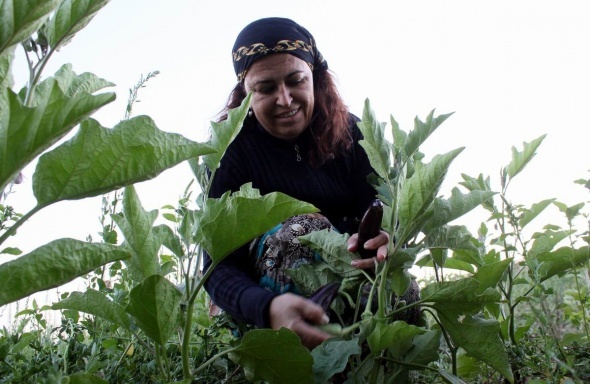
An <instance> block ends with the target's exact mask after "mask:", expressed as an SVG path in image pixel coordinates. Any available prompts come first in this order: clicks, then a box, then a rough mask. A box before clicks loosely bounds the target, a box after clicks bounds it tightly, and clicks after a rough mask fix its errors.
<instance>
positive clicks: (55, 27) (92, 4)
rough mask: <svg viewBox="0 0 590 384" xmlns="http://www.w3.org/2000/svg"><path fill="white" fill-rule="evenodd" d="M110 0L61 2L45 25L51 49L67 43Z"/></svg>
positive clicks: (70, 0)
mask: <svg viewBox="0 0 590 384" xmlns="http://www.w3.org/2000/svg"><path fill="white" fill-rule="evenodd" d="M109 1H110V0H63V1H62V2H61V4H60V5H59V7H58V8H57V10H56V11H55V14H53V16H52V17H51V19H49V20H48V21H47V23H46V24H45V34H46V36H47V42H48V43H49V46H50V47H51V48H52V49H58V48H60V47H63V46H64V45H66V44H67V43H69V42H70V41H71V40H72V38H73V37H74V35H75V34H76V33H78V32H79V31H80V30H81V29H82V28H84V27H85V26H86V25H88V23H90V21H91V20H92V18H93V17H94V15H95V14H96V13H97V12H98V11H99V10H100V9H101V8H102V7H104V6H105V5H106V4H107V3H108V2H109Z"/></svg>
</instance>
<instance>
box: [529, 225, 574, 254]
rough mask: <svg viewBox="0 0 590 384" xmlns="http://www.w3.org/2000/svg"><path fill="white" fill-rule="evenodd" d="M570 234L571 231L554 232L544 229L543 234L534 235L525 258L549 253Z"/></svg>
mask: <svg viewBox="0 0 590 384" xmlns="http://www.w3.org/2000/svg"><path fill="white" fill-rule="evenodd" d="M572 234H573V233H572V230H565V231H554V230H552V229H546V230H545V231H544V232H541V233H535V236H534V241H533V245H532V246H531V249H530V250H529V252H528V253H527V258H528V257H535V256H537V255H539V254H542V253H546V252H551V251H552V250H553V249H554V248H555V247H556V246H557V244H559V243H560V242H561V241H563V240H564V239H566V238H567V237H569V236H571V235H572Z"/></svg>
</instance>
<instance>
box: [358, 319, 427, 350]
mask: <svg viewBox="0 0 590 384" xmlns="http://www.w3.org/2000/svg"><path fill="white" fill-rule="evenodd" d="M423 333H426V330H425V329H423V328H419V327H416V326H415V325H410V324H408V323H406V322H404V321H395V322H393V323H391V324H384V323H377V324H376V325H375V328H374V329H373V331H372V332H371V334H369V337H368V338H367V342H368V344H369V348H371V353H372V354H374V355H377V354H379V353H380V352H381V351H382V350H384V349H386V348H389V349H390V352H391V353H392V354H393V356H394V358H395V359H401V358H402V357H403V356H404V355H405V354H406V352H408V351H409V350H410V348H412V339H413V338H414V336H417V335H421V334H423Z"/></svg>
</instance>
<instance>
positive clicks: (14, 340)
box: [0, 0, 590, 383]
mask: <svg viewBox="0 0 590 384" xmlns="http://www.w3.org/2000/svg"><path fill="white" fill-rule="evenodd" d="M106 3H108V0H95V1H89V0H86V1H83V0H27V1H21V0H1V1H0V4H1V6H0V12H1V14H0V19H1V20H0V86H1V93H0V159H1V163H0V191H3V192H2V195H1V196H0V252H3V253H8V254H12V255H18V257H17V258H15V259H14V260H13V261H9V262H5V263H3V264H1V265H0V281H1V282H2V290H1V291H0V306H4V305H9V304H10V303H13V302H15V301H17V300H20V299H23V298H26V297H29V296H30V295H32V294H33V293H35V292H39V291H43V290H47V289H50V288H53V287H57V286H60V285H63V284H65V283H67V282H69V281H72V280H74V279H76V278H80V277H82V278H84V279H85V281H86V282H87V289H85V290H84V291H80V292H67V293H64V294H63V295H62V297H61V299H60V300H59V301H57V302H55V303H52V304H50V305H42V306H39V305H38V304H37V303H36V302H34V301H33V302H32V303H31V306H30V307H29V308H26V309H25V310H23V311H21V312H20V313H19V314H18V317H19V319H20V323H19V326H18V327H16V328H15V329H7V328H4V329H2V330H1V331H0V382H14V383H16V382H19V383H20V382H47V383H54V382H60V383H68V382H70V383H77V382H84V383H86V382H91V383H95V382H96V383H103V382H109V383H119V382H121V383H123V382H145V383H171V382H186V383H191V382H197V381H199V382H207V383H220V382H223V383H239V382H242V383H243V382H268V383H328V382H347V383H404V382H413V383H434V382H447V383H463V382H469V383H501V382H510V383H566V382H571V383H583V382H588V381H590V368H589V367H588V366H589V363H590V319H589V318H588V316H590V310H589V306H588V288H589V287H590V251H589V245H590V244H589V243H590V233H589V230H590V228H589V227H590V221H589V220H588V217H589V216H588V215H589V213H588V207H587V205H585V203H579V204H576V205H573V206H567V205H566V204H563V203H561V202H559V201H558V200H556V199H547V200H543V201H540V202H536V203H533V204H531V205H523V204H520V203H514V202H512V201H511V200H510V198H509V194H508V192H509V186H510V183H511V181H512V180H513V179H514V178H515V177H517V176H518V175H519V174H520V173H521V172H522V171H523V170H524V169H525V167H526V165H527V164H528V163H529V162H530V161H531V160H533V158H534V156H535V153H536V151H537V150H538V148H539V147H540V146H541V144H542V142H543V140H544V136H541V137H538V138H535V139H533V140H531V141H530V142H525V143H523V147H522V148H521V149H517V148H513V149H512V157H511V160H510V162H509V163H508V164H507V165H506V166H504V167H502V171H501V177H500V180H499V189H498V190H495V188H493V187H492V181H491V180H490V178H489V177H486V176H484V175H478V176H476V177H472V176H468V175H465V174H463V175H462V181H461V182H460V183H459V185H458V186H457V187H455V188H453V189H452V192H451V196H450V197H444V196H441V195H439V193H440V188H441V184H442V183H443V181H444V180H445V177H446V175H447V171H448V169H449V166H450V165H451V163H452V162H453V161H454V160H455V159H456V158H457V156H459V155H460V153H461V151H462V150H463V148H457V149H455V150H452V151H450V152H447V153H443V154H437V155H435V156H432V157H430V160H429V161H426V159H427V157H426V155H425V154H424V153H422V152H421V151H420V147H421V146H422V144H423V143H424V142H425V141H426V140H428V138H429V137H430V135H431V134H432V133H433V132H434V131H435V130H437V129H438V128H439V127H440V126H441V125H442V124H443V123H444V121H445V120H446V119H448V118H449V117H451V114H442V115H435V114H434V111H433V112H431V113H430V114H428V115H427V117H426V118H425V119H424V121H422V120H421V119H419V118H416V119H415V122H414V126H413V129H411V130H409V131H407V132H406V131H404V130H403V129H401V128H400V127H399V125H398V123H397V122H396V121H395V119H394V118H393V117H391V119H390V122H389V124H385V123H382V122H379V121H378V120H377V118H376V116H375V113H374V112H373V110H372V109H371V105H370V102H369V101H368V100H367V102H366V104H365V108H364V112H363V115H362V120H361V122H360V123H359V127H360V129H361V131H362V133H363V136H364V140H363V141H362V146H363V148H364V149H365V150H366V152H367V154H368V155H369V158H370V160H371V164H372V165H373V168H374V170H375V174H374V175H373V178H372V179H371V181H372V182H373V183H374V185H375V186H376V187H377V190H378V193H379V196H378V197H379V199H380V200H381V201H382V202H383V204H384V207H383V210H384V215H383V220H382V227H383V228H384V229H385V230H386V231H388V232H389V233H390V238H391V239H395V241H392V242H391V243H390V245H389V250H388V258H387V260H386V261H385V262H384V263H382V264H380V265H379V266H377V267H376V270H375V272H374V273H367V272H365V271H361V270H357V269H354V268H351V267H350V262H351V261H352V259H353V258H354V257H358V256H357V255H355V254H351V253H349V252H348V251H347V250H346V247H345V244H346V241H345V240H346V239H347V236H349V234H337V233H334V232H329V231H322V232H318V233H314V234H311V235H307V236H305V237H302V238H301V241H304V242H305V243H307V244H309V246H311V247H313V248H314V249H317V250H319V251H320V252H321V254H322V255H323V257H324V262H322V263H318V264H314V265H310V266H305V268H300V269H298V270H294V271H291V275H292V276H293V278H294V280H295V281H296V282H297V284H298V286H299V287H301V290H302V292H303V293H306V294H308V295H309V294H311V293H312V292H314V291H316V290H317V289H318V288H320V287H322V286H325V285H327V284H330V283H334V282H337V283H339V284H340V290H339V292H338V297H337V299H336V300H335V301H334V302H333V303H332V306H331V310H332V311H333V312H334V313H335V314H337V315H341V312H342V308H343V306H344V303H345V302H346V303H347V304H349V306H350V307H352V308H355V309H356V311H354V313H353V314H352V315H351V317H350V318H349V319H346V320H345V319H343V318H342V317H340V320H341V321H339V322H334V323H332V324H330V325H329V328H328V329H329V331H330V332H331V333H333V335H334V337H333V338H331V339H329V340H327V341H326V342H324V343H323V344H322V345H320V346H318V347H317V348H315V349H314V350H312V351H309V350H307V349H306V348H304V347H303V346H302V345H301V343H300V340H299V339H298V337H297V335H296V334H295V333H293V332H291V331H289V330H287V329H280V330H270V329H249V328H246V327H244V326H242V325H238V324H233V322H232V319H230V318H228V317H227V316H225V315H224V314H220V315H212V314H210V312H209V311H210V308H209V304H210V303H209V301H208V298H207V295H206V293H205V292H204V290H203V289H202V287H203V283H204V281H205V280H206V279H207V277H208V273H207V272H205V273H203V272H202V271H201V268H200V266H201V258H202V252H203V250H207V252H208V253H209V254H210V255H211V257H212V259H213V265H212V268H215V266H216V265H217V264H218V263H219V262H220V261H221V260H223V258H224V257H225V256H226V255H228V254H229V253H230V252H231V251H233V250H235V249H236V248H238V247H240V246H241V245H243V244H245V243H247V242H248V241H249V240H251V239H252V238H254V237H255V236H257V235H259V234H261V233H264V232H265V231H267V230H268V229H270V228H272V227H273V226H275V225H276V224H277V223H280V222H282V221H284V220H285V219H287V218H289V217H291V216H293V215H296V214H302V213H310V212H314V211H316V208H315V207H313V206H312V205H310V204H307V203H305V202H302V201H297V200H295V199H293V198H291V197H289V196H286V195H283V194H280V193H271V194H268V195H264V196H261V195H260V193H259V192H258V191H257V190H256V189H255V188H252V186H251V185H244V186H243V187H242V188H241V190H240V191H239V192H236V193H233V194H229V193H228V194H226V195H224V196H223V197H221V198H220V199H210V198H207V197H206V196H207V191H208V188H209V185H210V181H211V180H212V178H214V177H215V170H216V169H217V167H218V165H219V162H220V160H221V158H222V157H223V154H224V152H225V149H226V148H227V146H228V145H229V144H230V143H231V141H232V139H233V138H234V137H235V136H236V134H237V133H238V132H239V130H240V128H241V125H242V121H243V119H244V118H245V116H246V113H247V110H248V106H249V98H247V99H246V100H245V101H244V103H243V104H242V106H241V107H239V108H236V109H235V110H232V111H231V112H230V114H229V118H228V119H227V120H226V121H224V122H222V123H212V125H211V137H210V139H209V140H208V141H207V142H203V143H199V142H194V141H191V140H189V139H187V138H185V137H183V136H181V135H178V134H172V133H167V132H164V131H162V130H160V129H159V128H158V127H157V126H156V125H155V123H154V122H153V121H152V119H150V118H149V117H148V116H137V117H132V116H131V110H132V106H133V102H134V100H135V99H134V98H133V97H131V98H130V101H129V105H128V109H127V110H128V112H129V113H128V114H126V116H125V119H124V120H122V121H121V122H120V123H119V124H117V125H116V126H114V127H112V128H108V127H103V126H101V125H100V123H99V122H98V121H96V120H94V119H93V118H92V115H93V114H94V113H95V112H96V111H97V110H98V109H100V108H101V107H103V106H104V105H106V104H108V103H110V102H112V101H113V100H114V98H115V95H114V94H113V93H112V92H108V91H104V89H105V88H108V87H109V86H111V85H112V84H111V83H109V81H107V80H104V79H101V78H100V77H98V76H96V75H94V74H91V73H83V74H76V73H75V72H74V70H73V67H72V65H70V64H65V65H63V66H62V67H61V69H60V70H59V71H57V72H56V73H55V74H54V75H53V76H42V74H43V69H44V68H45V64H46V63H47V61H48V60H49V59H53V56H54V55H55V54H56V53H57V52H58V50H59V49H60V48H62V47H63V46H64V45H66V44H67V43H69V42H70V41H71V40H72V39H73V38H74V36H75V34H76V33H77V32H78V31H80V30H81V29H82V28H84V27H86V26H87V25H88V24H89V23H90V22H91V20H92V18H93V16H94V15H95V14H96V13H97V12H99V11H100V9H101V8H102V7H103V6H104V5H105V4H106ZM20 47H22V48H24V49H25V51H26V52H27V59H28V61H29V71H30V80H29V83H28V85H27V86H26V87H24V88H23V89H21V90H19V91H18V92H17V91H14V90H13V87H14V84H13V80H12V75H11V68H12V66H13V65H15V63H14V62H13V61H14V60H13V59H14V52H15V50H16V49H17V48H20ZM148 79H149V76H148V77H147V78H146V79H143V78H142V81H141V82H140V83H139V84H138V86H137V88H136V89H135V91H138V90H139V88H140V87H141V86H143V84H144V83H145V82H146V81H147V80H148ZM388 126H389V129H390V130H391V137H392V138H393V140H392V142H389V141H388V140H387V139H386V138H385V137H386V131H385V129H386V128H387V127H388ZM74 129H77V131H76V133H75V135H74V136H73V137H72V138H71V139H68V140H67V141H63V140H62V139H63V138H64V136H65V135H66V134H68V133H69V132H70V131H72V130H74ZM55 144H58V145H57V146H55ZM34 160H37V166H36V169H35V173H34V175H33V177H32V188H33V193H34V196H35V198H36V205H35V206H34V207H33V208H32V209H31V210H30V211H29V212H25V213H22V214H21V213H19V212H16V211H15V209H14V208H13V207H11V206H10V205H9V204H10V200H9V197H10V194H9V193H8V192H9V191H10V189H11V188H12V187H13V186H14V184H15V182H17V181H18V178H19V175H20V172H21V171H22V170H23V168H24V167H25V166H26V165H27V164H29V163H31V162H32V161H34ZM185 161H188V162H189V163H190V165H191V168H192V170H193V173H194V179H195V180H196V182H197V183H198V186H193V184H194V182H192V181H191V182H189V183H188V186H187V188H186V190H185V192H184V196H183V198H182V199H180V201H178V202H177V203H174V205H169V206H166V207H163V208H162V209H161V211H159V210H151V211H146V210H145V209H144V207H143V206H142V203H141V201H140V197H139V196H138V194H137V193H136V190H135V188H134V186H133V185H134V184H135V183H138V182H141V181H144V180H148V179H152V178H154V177H157V175H158V174H160V173H161V172H163V171H164V170H166V169H169V168H171V167H174V166H176V165H178V164H180V163H182V162H185ZM206 169H209V170H210V171H211V172H210V174H209V173H207V172H205V170H206ZM576 183H578V184H580V188H588V189H590V180H588V179H585V180H584V179H581V180H578V181H576ZM195 191H198V192H195ZM193 194H194V195H193ZM93 196H104V198H103V206H102V216H101V220H102V229H101V231H100V235H101V241H99V242H88V241H80V240H75V239H68V238H64V239H57V240H54V241H52V242H50V243H48V244H45V245H42V246H40V247H38V248H37V249H35V250H33V251H31V252H30V253H27V254H21V252H20V250H19V249H18V248H16V247H3V246H2V243H4V242H5V241H6V240H7V239H8V238H11V237H12V236H14V238H16V239H18V236H19V235H18V233H17V229H18V228H19V227H20V226H21V225H26V222H27V220H28V219H29V218H30V217H32V216H33V215H34V214H36V213H37V212H38V211H40V210H42V209H44V208H46V207H48V206H50V205H52V204H55V203H59V202H61V201H64V200H75V199H83V198H87V197H93ZM549 207H553V208H557V209H558V210H559V211H560V212H561V213H562V214H563V218H564V222H565V224H564V225H563V227H562V226H560V225H558V224H556V223H549V224H547V225H544V226H542V227H540V228H542V229H541V230H539V231H535V232H534V233H533V234H532V235H530V236H529V237H527V236H526V235H525V233H526V231H525V229H528V227H527V226H530V223H531V222H533V221H534V220H535V219H537V218H538V216H539V215H540V214H541V213H542V212H543V211H544V210H545V209H547V208H549ZM476 208H478V209H482V208H483V209H485V211H486V212H487V213H488V218H487V221H486V222H484V223H482V224H481V225H480V226H479V228H477V233H476V234H472V233H471V232H470V231H469V229H468V228H467V227H466V226H464V225H461V224H457V223H460V219H461V217H462V216H464V215H465V214H467V213H468V212H470V211H472V210H473V209H476ZM159 215H160V216H161V217H163V218H164V219H166V220H167V224H158V225H156V224H155V222H156V219H157V218H158V216H159ZM244 222H247V223H249V225H247V226H244V225H238V223H244ZM580 223H581V224H580ZM236 228H239V230H236ZM19 241H21V240H19ZM22 241H24V239H22ZM415 266H418V267H421V268H423V269H428V270H430V271H432V276H433V277H432V278H430V279H421V280H419V284H420V286H421V296H420V299H419V300H418V301H416V302H414V303H411V304H410V303H406V302H404V301H403V300H400V299H399V297H401V296H402V294H403V293H404V292H405V291H406V289H407V288H408V287H409V286H410V284H411V283H412V279H413V276H412V275H411V273H410V269H411V268H413V267H415ZM363 299H365V300H368V302H369V303H374V305H363V304H362V303H361V301H362V300H363ZM412 308H420V310H421V321H420V323H419V324H415V325H412V324H408V323H406V322H405V321H404V320H403V319H400V318H399V315H400V314H403V313H404V312H405V311H408V310H411V309H412ZM47 311H60V314H61V315H60V316H61V322H60V324H57V325H52V324H48V323H47V322H46V320H45V318H44V314H45V313H47ZM336 317H338V316H336ZM237 335H239V336H237Z"/></svg>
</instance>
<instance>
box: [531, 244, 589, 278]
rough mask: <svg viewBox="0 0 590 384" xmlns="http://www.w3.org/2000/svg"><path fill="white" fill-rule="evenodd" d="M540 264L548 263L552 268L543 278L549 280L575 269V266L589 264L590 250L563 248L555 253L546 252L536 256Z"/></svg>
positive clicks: (586, 248)
mask: <svg viewBox="0 0 590 384" xmlns="http://www.w3.org/2000/svg"><path fill="white" fill-rule="evenodd" d="M535 258H536V259H537V260H538V261H539V262H540V263H548V264H549V265H550V266H549V268H548V269H547V273H546V274H545V276H544V277H543V280H547V279H548V278H550V277H553V276H555V275H559V274H562V273H564V272H567V271H569V270H571V269H573V268H574V266H580V265H582V264H583V263H587V262H588V260H590V248H589V247H580V248H577V249H576V248H570V247H563V248H559V249H557V250H555V251H553V252H544V253H540V254H538V255H536V256H535Z"/></svg>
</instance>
